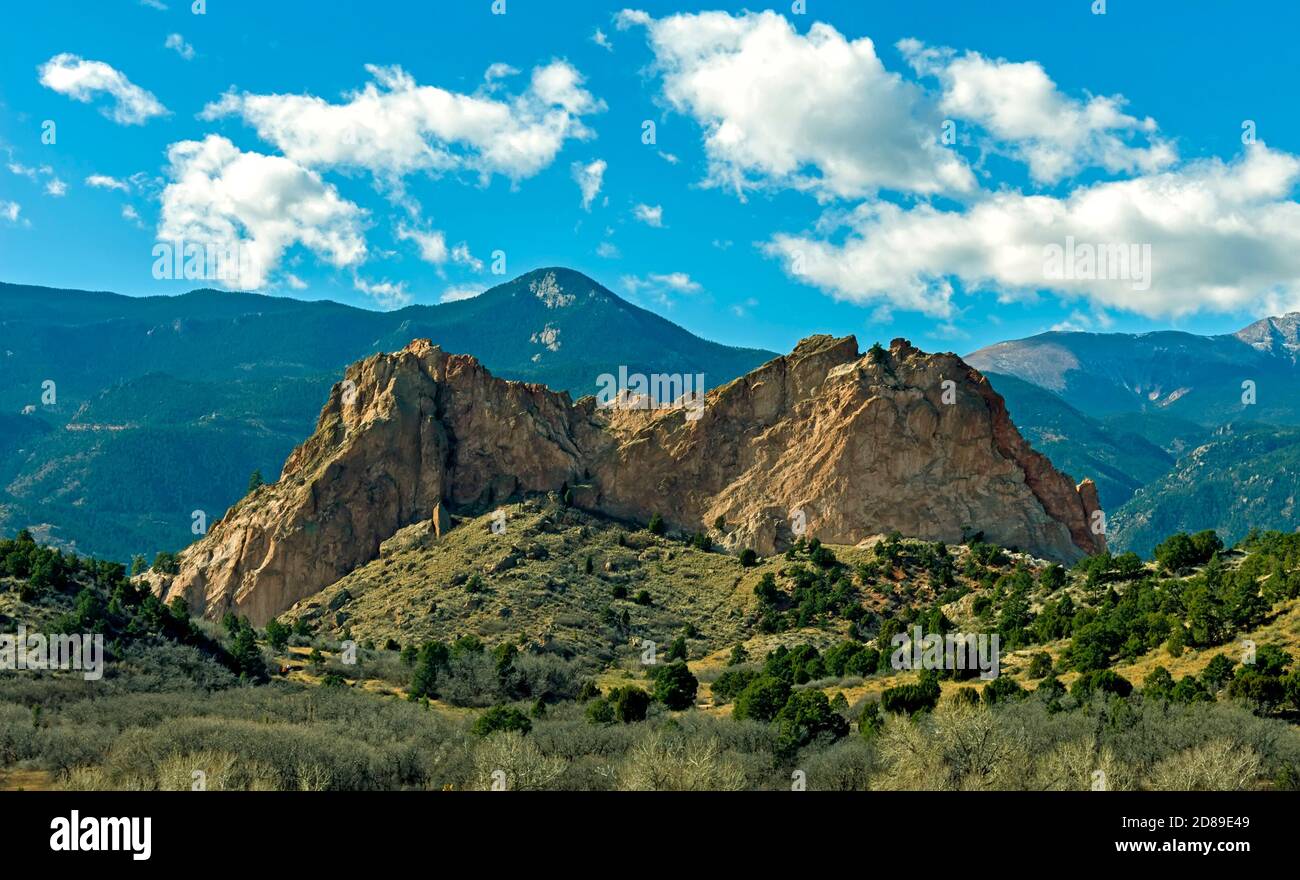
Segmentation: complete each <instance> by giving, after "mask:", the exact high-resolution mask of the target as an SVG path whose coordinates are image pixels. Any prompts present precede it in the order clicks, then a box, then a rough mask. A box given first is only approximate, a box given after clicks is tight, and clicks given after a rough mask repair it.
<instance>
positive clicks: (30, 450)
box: [0, 268, 775, 559]
mask: <svg viewBox="0 0 1300 880" xmlns="http://www.w3.org/2000/svg"><path fill="white" fill-rule="evenodd" d="M419 337H427V338H432V339H435V340H437V341H438V342H439V343H440V344H441V345H443V346H445V347H446V349H447V350H449V351H457V352H465V353H468V354H472V355H474V356H476V357H478V358H480V359H481V360H482V362H483V363H485V364H486V365H488V366H489V367H490V368H491V369H492V370H493V372H494V373H495V374H496V375H499V376H501V377H504V378H508V379H517V380H524V381H531V382H540V383H543V384H545V385H547V386H548V387H550V388H553V389H556V390H562V391H568V392H570V393H571V394H573V395H575V396H576V395H582V394H590V393H594V392H595V391H596V390H597V388H598V379H599V377H600V376H601V375H602V374H604V373H606V372H610V371H613V372H617V371H618V368H619V367H620V366H625V367H627V368H628V371H629V372H631V373H637V372H646V371H652V370H655V371H663V372H669V373H681V374H690V375H695V374H702V375H703V377H704V382H705V384H706V386H707V387H713V386H715V385H719V384H722V383H724V382H727V381H729V380H731V379H733V378H735V377H736V376H738V375H740V374H742V373H744V372H746V371H747V370H749V369H752V368H753V367H756V366H758V365H759V364H761V363H763V362H765V361H767V360H769V359H771V358H772V357H774V356H775V355H774V353H772V352H767V351H762V350H758V349H742V348H733V347H729V346H725V345H719V344H717V343H714V342H709V341H707V340H704V339H701V338H699V337H698V336H695V335H693V334H691V333H689V332H687V331H686V330H684V329H682V328H681V327H679V326H677V325H675V324H673V323H671V322H669V321H667V320H665V319H663V318H661V317H659V316H658V315H655V314H653V313H651V312H648V311H646V310H644V309H641V308H638V307H637V306H635V305H632V304H631V303H628V302H626V301H624V300H622V299H620V298H619V297H617V296H615V295H614V294H613V293H612V292H610V291H609V290H608V289H606V288H605V287H602V286H601V285H599V284H597V283H596V282H594V281H592V280H591V279H590V278H587V277H586V276H583V275H580V274H578V273H576V272H572V271H570V270H567V269H562V268H554V269H539V270H537V271H534V272H530V273H528V274H527V275H524V276H521V277H519V278H516V279H514V280H513V281H510V282H507V283H505V284H501V285H498V286H496V287H493V288H492V289H490V290H488V291H486V292H484V293H483V294H481V295H479V296H477V297H474V298H472V299H468V300H463V301H458V302H450V303H445V304H441V305H436V306H411V307H408V308H405V309H400V310H397V311H392V312H372V311H367V310H364V309H357V308H352V307H349V306H344V305H339V304H337V303H332V302H306V301H302V300H296V299H291V298H285V297H272V296H263V295H259V294H253V293H237V294H236V293H231V292H226V291H216V290H196V291H194V292H192V293H189V294H185V295H183V296H176V297H129V296H121V295H117V294H112V293H102V292H91V291H75V290H56V289H51V288H42V287H27V286H19V285H10V284H0V339H3V343H2V344H0V369H3V377H4V381H3V382H0V413H3V415H0V531H3V532H6V533H13V532H15V531H17V529H19V528H22V527H31V528H32V529H33V531H34V532H35V533H36V534H38V536H40V537H42V538H43V539H45V540H49V541H52V542H55V543H58V544H61V545H63V546H68V547H72V548H75V549H77V550H79V551H80V552H82V553H89V554H94V555H101V556H107V557H110V558H116V559H129V558H130V557H131V555H132V554H135V553H144V554H147V555H149V556H152V555H153V554H154V553H155V552H156V551H158V550H169V551H170V550H177V549H179V548H180V547H182V546H184V545H185V544H187V543H189V542H190V541H191V540H193V539H194V523H195V517H194V513H195V512H196V511H200V512H202V514H203V519H205V520H208V519H213V520H214V519H216V518H217V517H219V516H220V515H221V513H222V512H224V511H225V509H226V508H227V507H229V506H230V505H231V504H232V503H233V502H234V501H236V500H237V499H238V498H239V497H240V496H241V495H242V494H243V492H244V490H245V488H246V486H247V485H248V483H249V475H250V473H251V472H252V471H254V470H260V471H261V472H262V473H264V474H265V475H266V477H267V479H273V478H274V475H275V474H278V473H279V468H280V465H281V463H282V462H283V461H284V459H285V457H286V456H287V455H288V454H289V451H290V450H291V449H292V448H293V447H294V446H295V445H296V444H298V443H300V442H301V441H302V440H303V438H305V437H306V436H307V435H308V434H310V433H311V431H312V428H313V426H314V423H315V418H316V414H317V413H318V412H319V410H320V406H321V401H322V400H324V399H325V397H326V395H327V393H328V391H329V388H330V387H331V386H332V385H333V384H334V383H335V382H337V381H338V379H339V378H340V377H341V375H342V371H343V368H344V367H346V366H347V365H348V364H350V363H353V362H355V361H358V360H360V359H362V358H364V357H366V356H367V355H370V354H374V353H376V352H384V351H395V350H398V349H401V348H402V347H404V346H405V345H406V344H407V343H409V342H410V341H411V340H412V339H413V338H419Z"/></svg>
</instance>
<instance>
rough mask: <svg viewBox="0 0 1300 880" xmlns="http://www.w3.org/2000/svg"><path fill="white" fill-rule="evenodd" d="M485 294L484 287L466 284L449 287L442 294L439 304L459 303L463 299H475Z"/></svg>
mask: <svg viewBox="0 0 1300 880" xmlns="http://www.w3.org/2000/svg"><path fill="white" fill-rule="evenodd" d="M482 292H483V287H482V285H475V284H464V285H460V286H458V287H448V288H447V289H446V290H444V291H443V292H442V296H441V297H440V298H439V300H438V302H445V303H449V302H459V301H460V300H463V299H473V298H474V297H476V296H478V295H479V294H480V293H482Z"/></svg>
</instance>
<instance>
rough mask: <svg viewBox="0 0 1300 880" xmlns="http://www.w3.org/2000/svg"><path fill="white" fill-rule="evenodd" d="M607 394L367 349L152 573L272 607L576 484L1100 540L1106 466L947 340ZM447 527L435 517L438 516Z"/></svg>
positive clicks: (730, 533)
mask: <svg viewBox="0 0 1300 880" xmlns="http://www.w3.org/2000/svg"><path fill="white" fill-rule="evenodd" d="M691 415H692V416H696V417H694V418H688V411H687V410H685V409H681V408H677V409H671V408H669V409H645V410H642V409H624V408H618V407H610V408H601V407H598V406H597V403H596V400H595V399H594V398H590V397H589V398H584V399H582V400H580V401H578V402H577V403H573V402H572V401H571V400H570V399H569V396H568V395H567V394H561V393H556V392H552V391H550V390H548V389H546V388H544V387H542V386H540V385H530V384H524V383H518V382H507V381H504V380H501V379H496V378H494V377H492V376H491V375H490V374H489V373H488V372H487V370H486V369H484V368H483V367H482V366H481V365H480V364H479V363H478V362H477V361H476V360H475V359H474V358H472V357H469V356H465V355H448V354H446V353H445V352H443V351H442V350H441V349H439V348H437V347H435V346H433V345H432V344H430V343H429V342H428V341H427V340H416V341H414V342H412V343H411V344H410V345H408V346H407V347H406V348H405V349H403V350H402V351H400V352H396V353H394V354H391V355H376V356H373V357H370V358H367V359H366V360H364V361H361V362H360V363H358V364H354V365H353V366H352V367H350V368H349V369H348V371H347V377H346V379H345V380H344V381H343V382H341V383H339V384H338V385H337V386H335V388H334V389H333V391H332V393H331V395H330V399H329V401H328V402H327V403H326V405H325V408H324V409H323V410H322V412H321V416H320V419H319V421H318V423H317V427H316V431H315V433H314V434H313V435H312V436H311V437H310V438H309V439H308V440H307V441H306V442H305V443H303V444H302V445H301V446H300V447H298V448H297V449H296V450H294V452H293V453H292V454H291V455H290V456H289V459H288V461H287V462H286V463H285V466H284V471H283V473H282V474H281V476H280V479H279V481H278V482H276V483H274V484H272V485H268V486H264V487H262V488H260V489H259V490H257V491H256V492H255V493H253V494H252V495H250V496H249V497H248V498H246V499H244V500H243V501H241V502H239V503H238V504H237V505H235V507H233V508H232V509H231V510H230V511H229V512H228V513H227V514H226V516H225V517H223V518H222V519H221V521H220V522H218V523H216V524H215V525H214V526H213V527H212V529H211V531H210V533H209V534H208V535H207V536H205V537H204V538H203V539H202V540H200V541H199V542H197V543H196V544H194V545H193V546H191V547H190V548H188V549H187V550H186V551H185V552H184V553H183V554H182V555H181V562H180V572H179V574H177V575H175V576H174V577H166V576H163V577H158V576H156V575H154V576H152V577H154V578H155V580H154V586H155V589H157V590H158V591H159V592H161V593H164V594H165V597H166V598H167V599H169V600H170V598H172V597H174V596H184V597H185V598H186V599H187V601H188V602H189V604H190V607H191V608H194V609H196V610H201V611H202V612H203V613H205V614H207V615H208V616H210V617H216V616H219V615H221V614H222V613H224V612H225V611H226V610H229V609H233V610H235V611H236V612H237V613H239V614H241V615H247V616H248V617H249V618H250V619H251V620H253V621H254V622H255V623H258V624H261V623H264V622H265V621H266V620H268V619H270V618H271V617H273V616H275V615H276V614H279V613H280V612H282V611H284V610H285V609H287V608H288V607H290V606H291V605H292V604H293V603H294V602H296V601H298V600H300V599H302V598H305V597H306V596H309V595H311V594H313V593H315V592H316V591H318V590H320V589H321V588H322V587H325V586H327V585H328V584H330V583H333V582H334V581H335V580H337V579H338V578H340V577H342V576H343V575H344V574H346V573H347V572H348V571H350V570H352V569H353V568H355V567H356V566H358V565H360V564H362V563H364V562H367V561H369V560H371V559H373V558H375V556H376V555H377V554H378V552H379V545H380V543H381V542H383V541H384V540H385V539H387V538H389V537H391V536H393V535H394V533H396V532H397V531H398V530H399V529H402V528H404V527H406V526H409V525H411V524H412V523H416V522H420V521H421V520H425V519H428V518H430V517H431V516H434V515H435V513H438V514H439V524H438V525H439V526H440V527H441V526H442V525H443V524H444V522H445V511H444V512H440V508H439V505H440V504H442V503H444V502H446V503H450V504H451V505H453V506H471V507H475V508H479V509H482V508H485V507H487V506H489V505H491V504H493V503H495V502H499V501H503V500H505V499H506V498H508V497H510V496H512V495H516V494H518V493H520V492H538V491H548V490H555V489H558V488H559V487H560V486H562V485H563V484H564V483H565V482H566V481H567V482H568V483H569V484H570V485H571V486H573V487H574V491H575V502H576V503H577V504H579V505H580V506H583V507H588V508H590V509H593V510H595V511H598V512H602V513H606V514H608V515H611V516H617V517H623V518H627V519H632V520H639V521H645V520H647V519H649V517H650V515H651V514H652V513H656V512H657V513H659V514H660V515H661V516H663V517H664V519H665V520H666V521H667V522H668V523H669V524H670V525H671V526H673V527H674V528H678V529H682V530H691V531H696V530H702V529H705V528H707V527H709V526H711V525H712V523H714V521H715V520H716V519H717V518H718V517H722V519H723V520H724V521H725V523H726V529H725V534H724V535H716V534H715V538H720V539H721V541H722V543H723V544H724V545H726V546H729V547H731V548H733V549H739V548H741V547H753V548H754V549H755V550H757V551H758V552H760V553H764V554H767V553H771V552H773V551H775V550H778V549H780V548H782V547H784V546H785V545H786V544H787V543H788V542H789V541H791V540H792V539H793V538H794V536H795V534H796V532H799V531H800V526H801V525H806V534H807V536H808V537H819V538H821V539H822V540H823V541H827V542H831V543H855V542H857V541H859V540H861V539H862V538H864V537H866V536H867V535H871V534H877V533H881V532H888V531H892V530H898V531H900V532H902V533H903V534H905V535H910V536H916V537H921V538H927V539H930V540H944V541H950V542H951V541H957V540H960V539H961V537H962V534H963V530H965V529H974V530H982V531H983V532H984V533H985V534H986V536H987V537H988V539H989V540H992V541H996V542H998V543H1000V544H1004V545H1007V546H1015V547H1018V548H1020V549H1023V550H1027V551H1029V552H1032V553H1034V554H1036V555H1039V556H1044V557H1048V558H1053V559H1060V560H1063V561H1068V560H1071V559H1074V558H1077V557H1078V556H1080V555H1081V554H1082V553H1084V552H1087V553H1092V552H1096V551H1098V550H1100V549H1102V548H1104V546H1105V543H1104V539H1103V538H1101V537H1100V536H1098V535H1094V534H1093V532H1092V530H1091V528H1090V520H1089V517H1090V516H1091V514H1092V512H1093V511H1094V510H1096V508H1097V498H1096V489H1095V487H1093V486H1092V484H1091V481H1085V482H1084V483H1083V484H1081V485H1080V486H1079V487H1077V488H1076V487H1075V486H1074V485H1073V484H1072V483H1071V482H1070V480H1069V479H1068V478H1067V477H1066V476H1065V475H1064V474H1061V473H1060V472H1058V471H1057V470H1055V469H1054V468H1053V467H1052V465H1051V463H1050V462H1049V461H1048V460H1047V458H1046V457H1044V456H1042V455H1041V454H1039V453H1037V452H1035V451H1034V450H1033V449H1031V448H1030V447H1029V445H1028V444H1027V443H1026V442H1025V441H1024V440H1023V439H1022V438H1021V437H1020V434H1019V433H1018V432H1017V431H1016V428H1015V426H1014V425H1013V424H1012V423H1011V420H1010V418H1009V417H1008V415H1007V411H1006V407H1005V406H1004V405H1003V402H1002V398H1001V397H1000V396H998V394H997V393H996V392H994V391H993V389H992V388H991V387H990V386H989V384H988V382H987V381H986V380H985V379H984V377H983V376H981V375H980V374H979V373H978V372H977V371H975V370H973V369H971V368H970V367H969V366H967V365H966V364H965V363H963V362H962V360H961V359H960V358H958V357H956V356H955V355H951V354H935V355H928V354H925V353H923V352H920V351H918V350H917V349H915V348H913V347H912V346H911V345H910V344H909V343H907V342H906V341H905V340H901V339H897V340H894V342H893V343H892V344H891V346H890V349H889V350H888V351H885V350H883V349H881V350H878V351H876V352H870V353H868V354H866V355H865V356H860V355H859V353H858V348H857V341H856V340H855V339H853V337H846V338H843V339H833V338H831V337H828V336H816V337H812V338H810V339H806V340H804V341H803V342H801V343H800V344H799V345H798V346H797V347H796V348H795V350H794V351H793V352H792V353H791V354H789V355H787V356H784V357H780V358H776V359H774V360H772V361H770V362H768V363H767V364H764V365H763V366H762V367H759V368H758V369H757V370H754V371H753V372H751V373H749V374H747V375H745V376H742V377H740V378H738V379H736V380H734V381H733V382H730V383H729V384H727V385H725V386H723V387H721V388H717V389H714V390H713V391H711V392H709V394H708V396H707V398H706V401H705V406H704V409H703V412H702V413H700V412H695V413H692V414H691ZM433 531H434V534H436V533H437V529H435V530H433Z"/></svg>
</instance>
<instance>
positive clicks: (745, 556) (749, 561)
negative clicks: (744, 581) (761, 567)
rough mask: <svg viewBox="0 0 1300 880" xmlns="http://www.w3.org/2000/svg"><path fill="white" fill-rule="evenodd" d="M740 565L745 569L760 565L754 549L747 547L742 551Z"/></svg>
mask: <svg viewBox="0 0 1300 880" xmlns="http://www.w3.org/2000/svg"><path fill="white" fill-rule="evenodd" d="M740 564H741V565H743V566H744V567H745V568H753V567H754V566H755V565H758V554H757V553H755V552H754V550H753V548H751V547H746V548H745V549H744V550H741V551H740Z"/></svg>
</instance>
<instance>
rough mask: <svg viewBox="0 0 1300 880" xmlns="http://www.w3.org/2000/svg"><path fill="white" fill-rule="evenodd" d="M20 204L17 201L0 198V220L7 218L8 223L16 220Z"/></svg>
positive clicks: (20, 209)
mask: <svg viewBox="0 0 1300 880" xmlns="http://www.w3.org/2000/svg"><path fill="white" fill-rule="evenodd" d="M22 209H23V208H22V205H20V204H18V203H17V202H7V201H5V200H3V199H0V220H7V221H9V222H10V223H17V222H18V215H19V213H20V212H21V211H22Z"/></svg>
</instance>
